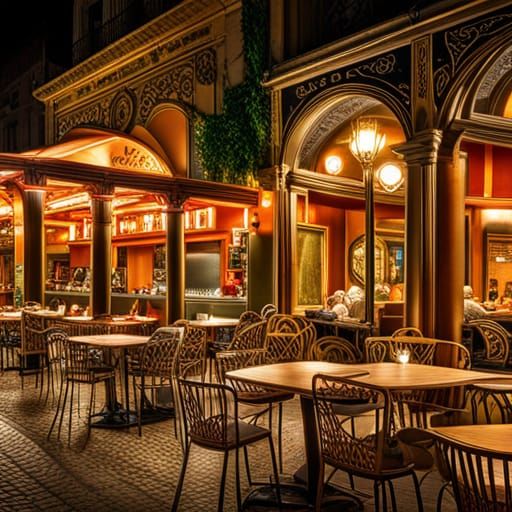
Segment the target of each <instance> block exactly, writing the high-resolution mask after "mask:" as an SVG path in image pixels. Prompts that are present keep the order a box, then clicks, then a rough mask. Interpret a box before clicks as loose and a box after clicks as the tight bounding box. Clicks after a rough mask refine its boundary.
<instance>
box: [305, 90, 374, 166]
mask: <svg viewBox="0 0 512 512" xmlns="http://www.w3.org/2000/svg"><path fill="white" fill-rule="evenodd" d="M378 103H379V102H378V101H377V100H374V99H372V98H369V97H364V96H354V97H352V98H349V99H347V100H345V101H343V102H342V103H341V104H340V105H338V106H337V107H335V108H333V109H332V110H330V111H329V112H327V114H325V115H324V116H323V117H322V118H320V119H319V120H318V121H317V122H315V123H314V124H313V126H312V128H311V129H310V130H309V133H307V134H306V136H305V137H304V143H303V145H302V148H301V151H300V156H299V167H300V168H302V169H309V168H311V166H312V165H313V158H314V157H315V155H316V153H317V151H318V149H319V148H320V146H321V145H322V144H323V143H324V141H325V140H326V139H327V138H328V137H329V136H330V135H331V133H332V132H333V130H335V129H336V128H338V127H339V126H340V125H342V124H343V123H344V122H346V121H347V119H350V118H352V117H355V116H356V115H358V114H360V113H361V112H362V111H364V110H367V109H369V108H371V107H373V106H375V105H377V104H378Z"/></svg>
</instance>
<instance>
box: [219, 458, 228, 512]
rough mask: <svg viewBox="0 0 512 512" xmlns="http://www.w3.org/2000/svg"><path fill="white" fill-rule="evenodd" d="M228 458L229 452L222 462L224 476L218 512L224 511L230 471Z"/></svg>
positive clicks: (220, 488) (222, 477) (221, 481)
mask: <svg viewBox="0 0 512 512" xmlns="http://www.w3.org/2000/svg"><path fill="white" fill-rule="evenodd" d="M228 458H229V452H228V451H227V450H226V451H225V452H224V461H223V462H222V476H221V478H220V487H219V502H218V505H217V512H223V511H224V491H225V489H226V472H227V469H228Z"/></svg>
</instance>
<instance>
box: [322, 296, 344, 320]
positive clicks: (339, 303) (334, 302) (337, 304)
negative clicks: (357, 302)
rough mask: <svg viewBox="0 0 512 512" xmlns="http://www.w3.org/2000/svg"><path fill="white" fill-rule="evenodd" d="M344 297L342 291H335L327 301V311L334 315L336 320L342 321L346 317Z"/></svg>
mask: <svg viewBox="0 0 512 512" xmlns="http://www.w3.org/2000/svg"><path fill="white" fill-rule="evenodd" d="M344 297H345V292H344V291H343V290H337V291H335V292H334V294H333V295H331V296H330V297H328V299H327V309H329V310H331V311H332V312H334V313H336V315H337V317H338V320H343V319H344V318H346V317H347V316H348V308H347V306H345V304H344V303H343V299H344Z"/></svg>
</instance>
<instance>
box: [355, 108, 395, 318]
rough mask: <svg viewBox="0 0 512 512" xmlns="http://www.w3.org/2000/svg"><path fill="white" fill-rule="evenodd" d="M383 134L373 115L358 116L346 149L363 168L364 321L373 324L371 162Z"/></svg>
mask: <svg viewBox="0 0 512 512" xmlns="http://www.w3.org/2000/svg"><path fill="white" fill-rule="evenodd" d="M385 142H386V135H384V134H383V133H380V132H379V125H378V123H377V121H376V120H375V119H370V118H359V119H357V120H356V121H355V122H353V123H352V133H351V136H350V144H349V147H350V151H351V152H352V154H353V155H354V157H355V158H357V160H359V163H360V164H361V167H362V168H363V180H364V187H365V199H366V210H365V211H366V215H365V230H366V233H365V245H364V250H365V273H364V277H365V297H366V300H365V318H364V319H365V321H366V322H370V323H371V324H373V321H374V318H373V309H374V302H375V203H374V198H373V192H374V190H373V163H374V161H375V158H376V157H377V154H378V153H379V151H380V150H381V149H382V148H383V147H384V144H385Z"/></svg>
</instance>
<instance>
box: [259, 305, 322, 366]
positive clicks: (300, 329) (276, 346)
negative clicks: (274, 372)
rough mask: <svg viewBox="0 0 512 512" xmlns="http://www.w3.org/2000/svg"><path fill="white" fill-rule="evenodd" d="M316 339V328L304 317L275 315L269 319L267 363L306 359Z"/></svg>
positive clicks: (266, 339) (266, 344)
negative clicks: (309, 348)
mask: <svg viewBox="0 0 512 512" xmlns="http://www.w3.org/2000/svg"><path fill="white" fill-rule="evenodd" d="M315 339H316V329H315V327H314V326H313V324H312V323H311V322H310V321H309V320H307V319H305V318H303V317H293V316H290V315H273V316H271V317H270V319H269V320H268V324H267V335H266V337H265V348H266V350H267V363H284V362H288V361H300V360H303V359H304V354H305V353H307V350H308V347H309V346H310V345H311V344H312V343H313V342H314V340H315Z"/></svg>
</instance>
